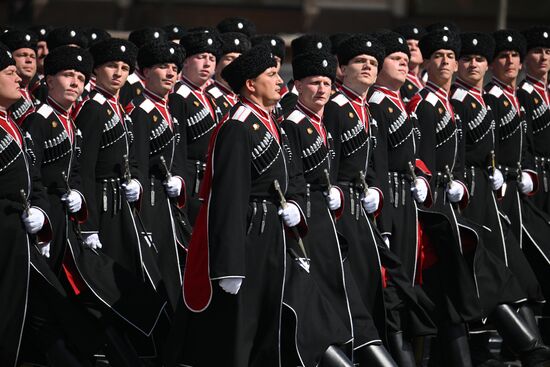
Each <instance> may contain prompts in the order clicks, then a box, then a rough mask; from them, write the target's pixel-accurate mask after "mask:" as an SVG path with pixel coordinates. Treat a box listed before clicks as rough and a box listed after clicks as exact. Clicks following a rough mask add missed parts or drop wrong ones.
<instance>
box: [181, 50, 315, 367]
mask: <svg viewBox="0 0 550 367" xmlns="http://www.w3.org/2000/svg"><path fill="white" fill-rule="evenodd" d="M222 76H223V78H224V79H225V80H226V81H227V82H228V83H229V85H230V86H231V88H232V89H233V91H234V92H236V93H237V94H239V95H240V102H239V103H237V104H236V105H235V106H234V107H233V109H232V110H231V111H230V115H229V117H228V118H227V119H226V120H224V122H222V123H221V124H220V125H218V126H219V128H217V129H216V131H215V133H214V135H213V138H212V140H211V145H210V147H209V154H208V158H209V162H208V168H207V170H206V177H205V181H204V184H203V186H202V192H201V197H202V198H203V199H204V200H205V202H204V204H203V206H201V210H200V213H199V216H198V218H197V222H196V224H195V229H194V231H193V237H192V239H191V243H190V247H189V254H188V258H187V263H186V268H185V281H184V299H185V302H186V305H187V307H188V308H189V309H190V310H191V311H194V312H195V313H193V314H191V315H190V316H189V330H190V331H189V334H188V335H193V337H191V338H188V339H187V340H186V342H185V343H184V357H186V360H185V361H184V362H185V363H186V364H190V365H192V366H196V367H203V366H213V365H218V364H223V365H226V366H231V367H233V366H234V367H244V366H264V367H269V366H279V365H280V356H281V354H280V350H279V346H280V317H281V308H282V297H283V290H284V282H285V256H286V255H285V250H286V248H285V247H286V246H285V235H284V228H285V227H286V228H293V227H295V228H296V232H298V235H300V236H303V235H304V234H305V232H306V230H307V227H306V225H305V218H304V216H303V213H302V211H301V210H300V208H299V206H298V205H297V203H296V202H295V201H291V200H289V199H292V198H296V199H297V197H295V196H294V195H295V194H296V193H294V192H293V191H292V185H293V181H292V177H289V174H290V171H289V169H290V167H289V166H288V165H287V159H288V158H287V152H286V150H285V148H284V141H283V138H282V135H281V134H280V133H279V130H278V127H277V124H276V122H275V121H274V120H273V118H272V116H271V108H272V106H274V105H275V104H276V103H277V101H278V100H279V98H280V95H279V89H280V87H279V84H280V83H281V82H282V80H281V78H280V77H279V75H278V74H277V63H276V60H275V59H274V57H273V56H272V55H271V53H270V50H269V48H268V47H266V46H263V45H262V46H258V47H253V48H252V49H251V50H250V51H248V52H247V53H245V54H243V55H241V56H240V57H239V58H238V59H236V60H235V61H233V62H232V63H231V64H229V65H228V66H227V67H226V68H225V69H224V71H223V72H222ZM235 142H239V144H235ZM277 190H280V191H281V193H280V195H284V196H285V197H286V199H285V198H281V197H279V195H278V194H277ZM289 190H290V191H289ZM283 199H284V201H283ZM286 200H289V201H288V202H287V201H286ZM254 208H256V210H254ZM228 213H230V214H229V215H228ZM247 228H252V229H251V230H250V231H249V230H247ZM201 311H202V312H201ZM213 330H216V331H215V332H212V331H213ZM211 345H216V350H217V352H216V353H211V347H210V346H211Z"/></svg>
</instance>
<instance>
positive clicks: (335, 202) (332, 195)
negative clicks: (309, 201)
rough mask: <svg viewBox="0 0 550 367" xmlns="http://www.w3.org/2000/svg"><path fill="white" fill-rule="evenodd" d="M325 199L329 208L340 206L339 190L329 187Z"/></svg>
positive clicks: (334, 208) (335, 208)
mask: <svg viewBox="0 0 550 367" xmlns="http://www.w3.org/2000/svg"><path fill="white" fill-rule="evenodd" d="M326 199H327V205H328V208H329V209H330V210H337V209H339V208H340V206H342V199H341V198H340V191H339V190H338V189H337V188H335V187H331V188H330V191H329V193H328V195H327V197H326Z"/></svg>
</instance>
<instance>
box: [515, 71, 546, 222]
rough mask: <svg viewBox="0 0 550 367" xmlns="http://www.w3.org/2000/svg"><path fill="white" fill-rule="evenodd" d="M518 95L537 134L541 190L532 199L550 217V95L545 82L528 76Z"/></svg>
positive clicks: (538, 172) (521, 84)
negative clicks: (549, 143)
mask: <svg viewBox="0 0 550 367" xmlns="http://www.w3.org/2000/svg"><path fill="white" fill-rule="evenodd" d="M517 95H518V99H519V103H520V104H521V106H522V107H523V108H525V113H526V114H527V115H526V120H527V124H528V125H529V126H531V129H530V130H531V131H532V133H533V152H534V155H535V168H536V172H537V174H538V177H539V183H540V187H539V190H538V191H537V192H536V193H535V195H533V197H532V200H533V201H534V202H535V204H536V205H537V207H539V208H540V209H541V210H542V211H544V212H545V213H546V214H550V186H549V185H550V182H549V180H550V147H549V145H548V142H549V141H550V97H549V96H550V92H549V91H548V89H547V88H546V87H545V85H544V83H543V82H542V81H540V80H537V79H536V78H534V77H531V76H530V75H527V76H526V78H525V80H523V81H522V82H521V83H520V84H519V88H518V90H517Z"/></svg>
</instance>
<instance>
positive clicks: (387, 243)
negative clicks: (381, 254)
mask: <svg viewBox="0 0 550 367" xmlns="http://www.w3.org/2000/svg"><path fill="white" fill-rule="evenodd" d="M382 239H383V240H384V243H385V244H386V246H388V248H390V236H388V235H387V234H383V235H382Z"/></svg>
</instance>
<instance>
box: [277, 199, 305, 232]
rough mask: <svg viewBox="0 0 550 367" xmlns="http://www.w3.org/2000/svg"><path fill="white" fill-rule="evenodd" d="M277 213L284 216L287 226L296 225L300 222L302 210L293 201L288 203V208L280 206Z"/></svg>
mask: <svg viewBox="0 0 550 367" xmlns="http://www.w3.org/2000/svg"><path fill="white" fill-rule="evenodd" d="M277 213H278V214H279V215H280V216H281V217H283V222H284V223H285V226H287V227H294V226H295V225H297V224H298V223H300V210H299V209H298V207H297V206H296V205H294V204H292V203H287V205H286V208H284V209H283V208H279V211H278V212H277Z"/></svg>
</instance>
